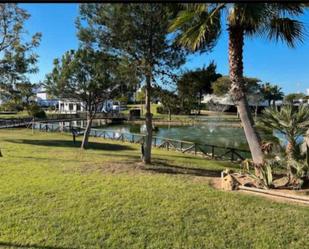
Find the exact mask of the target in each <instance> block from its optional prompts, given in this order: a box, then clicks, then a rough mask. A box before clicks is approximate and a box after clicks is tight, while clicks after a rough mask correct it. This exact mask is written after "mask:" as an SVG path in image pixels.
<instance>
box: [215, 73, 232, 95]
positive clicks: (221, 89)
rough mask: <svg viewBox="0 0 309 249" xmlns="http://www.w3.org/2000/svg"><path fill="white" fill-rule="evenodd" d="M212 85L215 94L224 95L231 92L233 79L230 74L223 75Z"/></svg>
mask: <svg viewBox="0 0 309 249" xmlns="http://www.w3.org/2000/svg"><path fill="white" fill-rule="evenodd" d="M211 87H212V90H213V93H214V94H215V95H217V96H223V95H225V94H227V93H228V92H229V90H230V87H231V80H230V78H229V76H222V77H220V78H218V79H217V80H216V81H215V82H213V84H212V86H211Z"/></svg>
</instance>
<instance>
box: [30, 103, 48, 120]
mask: <svg viewBox="0 0 309 249" xmlns="http://www.w3.org/2000/svg"><path fill="white" fill-rule="evenodd" d="M27 111H28V114H29V115H30V116H32V117H34V118H46V113H45V111H44V110H42V109H41V107H40V106H39V105H37V104H30V105H29V106H28V107H27Z"/></svg>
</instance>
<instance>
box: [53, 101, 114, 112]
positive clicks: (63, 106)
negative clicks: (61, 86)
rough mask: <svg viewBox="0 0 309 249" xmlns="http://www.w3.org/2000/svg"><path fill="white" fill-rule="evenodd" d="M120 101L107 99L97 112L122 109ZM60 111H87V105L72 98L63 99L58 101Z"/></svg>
mask: <svg viewBox="0 0 309 249" xmlns="http://www.w3.org/2000/svg"><path fill="white" fill-rule="evenodd" d="M117 102H118V101H116V102H113V100H107V101H105V102H104V103H103V104H102V105H100V106H99V107H98V109H97V112H104V113H108V112H112V111H114V112H118V111H119V110H120V108H119V104H117ZM58 111H59V113H68V114H75V113H78V112H84V111H86V105H85V103H83V102H80V101H75V100H72V99H62V100H59V101H58Z"/></svg>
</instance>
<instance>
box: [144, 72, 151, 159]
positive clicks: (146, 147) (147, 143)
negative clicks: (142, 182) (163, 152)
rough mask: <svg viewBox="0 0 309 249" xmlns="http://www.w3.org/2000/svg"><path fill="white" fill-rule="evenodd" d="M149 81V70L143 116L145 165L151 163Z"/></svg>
mask: <svg viewBox="0 0 309 249" xmlns="http://www.w3.org/2000/svg"><path fill="white" fill-rule="evenodd" d="M151 80H152V73H151V70H149V72H148V74H147V75H146V96H145V98H146V100H145V105H146V114H145V118H146V119H145V123H146V141H145V143H144V157H143V162H144V163H145V164H150V163H151V143H152V113H151V102H150V98H151Z"/></svg>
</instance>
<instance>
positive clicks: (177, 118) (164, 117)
mask: <svg viewBox="0 0 309 249" xmlns="http://www.w3.org/2000/svg"><path fill="white" fill-rule="evenodd" d="M158 106H159V105H158V104H152V105H151V113H152V114H153V120H154V121H155V122H156V121H157V122H158V121H169V116H168V114H160V113H158V112H157V107H158ZM130 109H143V115H145V108H144V107H143V105H139V104H136V105H127V109H126V110H123V111H122V113H123V114H126V115H127V114H129V111H130ZM201 114H202V115H172V122H180V123H181V122H183V123H194V122H197V121H199V120H200V118H201V117H205V116H207V118H208V120H211V119H212V118H216V119H218V117H219V118H222V120H224V122H233V123H234V122H235V123H239V118H238V117H237V116H236V115H235V114H229V113H218V112H210V111H205V110H202V111H201Z"/></svg>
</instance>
